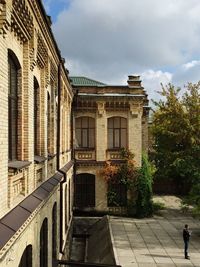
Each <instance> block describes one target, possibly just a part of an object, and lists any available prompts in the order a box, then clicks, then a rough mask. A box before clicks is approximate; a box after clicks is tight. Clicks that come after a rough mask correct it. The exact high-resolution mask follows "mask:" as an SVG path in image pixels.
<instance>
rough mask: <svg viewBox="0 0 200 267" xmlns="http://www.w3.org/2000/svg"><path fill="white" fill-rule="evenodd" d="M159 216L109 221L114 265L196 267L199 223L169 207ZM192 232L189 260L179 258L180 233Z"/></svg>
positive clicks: (198, 263)
mask: <svg viewBox="0 0 200 267" xmlns="http://www.w3.org/2000/svg"><path fill="white" fill-rule="evenodd" d="M172 207H173V208H172V209H167V210H164V211H163V212H162V215H161V216H154V217H153V218H148V219H134V218H123V217H114V216H112V217H110V226H111V231H112V235H113V236H112V238H113V243H114V252H115V256H116V259H117V264H119V265H121V266H122V267H136V266H137V267H138V266H139V267H154V266H155V267H175V266H180V267H189V266H196V267H200V221H199V220H196V219H194V218H192V217H191V216H187V215H184V214H182V213H181V212H180V210H178V209H177V207H176V205H175V206H173V205H172ZM186 223H187V224H188V225H189V227H190V229H191V230H192V236H191V240H190V245H189V254H190V257H191V259H190V260H186V259H184V256H183V239H182V229H183V226H184V225H185V224H186Z"/></svg>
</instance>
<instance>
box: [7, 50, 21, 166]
mask: <svg viewBox="0 0 200 267" xmlns="http://www.w3.org/2000/svg"><path fill="white" fill-rule="evenodd" d="M12 67H13V68H12ZM19 70H20V65H19V62H18V60H17V58H16V56H15V54H14V53H13V52H12V51H8V161H14V160H18V159H19V156H18V150H19V148H18V134H19V133H18V127H19V122H18V120H19V118H18V116H19V115H18V112H19V88H18V87H19ZM12 72H14V73H15V78H14V79H15V82H14V83H13V79H12ZM13 92H14V94H13ZM13 116H14V118H13ZM13 125H14V129H13Z"/></svg>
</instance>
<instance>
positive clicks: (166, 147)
mask: <svg viewBox="0 0 200 267" xmlns="http://www.w3.org/2000/svg"><path fill="white" fill-rule="evenodd" d="M180 92H181V89H180V88H175V87H174V86H173V85H172V84H169V85H167V86H165V87H164V86H162V91H161V95H162V96H164V97H165V100H160V101H159V102H154V103H155V106H156V107H157V109H156V111H155V113H154V115H153V123H152V134H153V136H154V140H155V146H154V148H155V154H154V157H153V158H154V160H155V165H156V168H157V171H156V174H155V178H156V179H158V178H159V179H172V180H173V181H174V182H175V183H176V185H177V189H179V191H180V193H181V192H182V189H183V188H184V187H185V185H187V187H191V186H192V185H194V184H196V183H199V181H200V162H199V159H200V83H197V84H191V83H189V84H188V85H187V86H186V87H185V92H184V93H183V94H182V96H181V97H180Z"/></svg>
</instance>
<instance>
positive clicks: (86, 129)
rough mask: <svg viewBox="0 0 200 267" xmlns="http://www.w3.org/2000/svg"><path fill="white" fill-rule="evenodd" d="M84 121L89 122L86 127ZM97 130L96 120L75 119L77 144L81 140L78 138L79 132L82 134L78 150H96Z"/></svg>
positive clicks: (86, 118) (87, 118)
mask: <svg viewBox="0 0 200 267" xmlns="http://www.w3.org/2000/svg"><path fill="white" fill-rule="evenodd" d="M84 120H87V122H86V124H87V125H86V126H84ZM79 121H80V122H79ZM79 124H80V126H79ZM90 124H92V125H90ZM95 130H96V129H95V119H94V118H92V117H89V116H82V117H78V118H76V119H75V135H76V140H77V143H78V142H79V140H78V139H79V138H78V137H77V135H78V131H79V132H80V143H79V144H78V148H84V149H95V144H96V137H95ZM91 136H92V138H93V142H92V141H91V138H90V137H91ZM84 143H85V144H86V145H85V144H84Z"/></svg>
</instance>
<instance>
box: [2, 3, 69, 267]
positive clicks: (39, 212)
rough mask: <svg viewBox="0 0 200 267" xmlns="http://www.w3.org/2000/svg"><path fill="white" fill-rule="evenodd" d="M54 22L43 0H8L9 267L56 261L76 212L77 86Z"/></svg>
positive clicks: (5, 242) (5, 229)
mask: <svg viewBox="0 0 200 267" xmlns="http://www.w3.org/2000/svg"><path fill="white" fill-rule="evenodd" d="M50 24H51V22H50V19H49V18H48V17H47V16H46V13H45V11H44V8H43V6H42V3H41V1H36V0H6V1H4V0H1V1H0V59H1V68H0V77H1V83H0V95H1V98H0V159H1V160H0V205H1V209H0V218H1V219H0V236H1V237H0V266H2V267H5V266H12V267H14V266H20V267H23V266H34V267H37V266H53V262H54V260H55V259H59V258H61V255H62V253H63V252H64V251H65V250H66V242H67V236H68V234H69V229H70V224H71V220H72V203H73V180H72V176H73V162H72V160H71V158H72V157H71V144H70V116H71V115H70V114H71V103H72V98H73V93H72V88H71V86H70V83H69V78H68V73H67V71H66V69H65V67H64V62H63V59H62V58H61V55H60V52H59V49H58V47H57V44H56V42H55V39H54V36H53V34H52V31H51V28H50ZM62 214H65V215H64V216H62ZM50 255H51V256H50ZM29 261H30V262H32V265H31V263H30V262H29ZM28 264H29V265H28Z"/></svg>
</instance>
